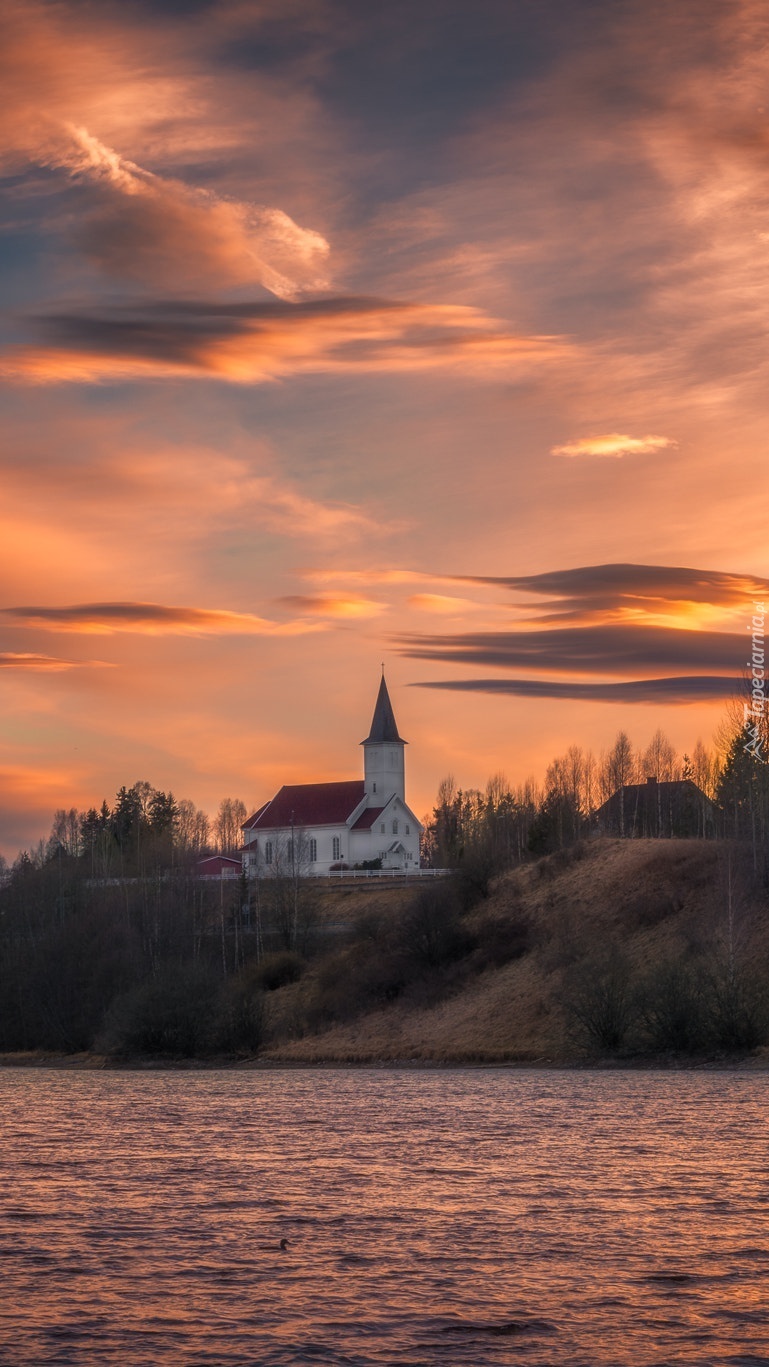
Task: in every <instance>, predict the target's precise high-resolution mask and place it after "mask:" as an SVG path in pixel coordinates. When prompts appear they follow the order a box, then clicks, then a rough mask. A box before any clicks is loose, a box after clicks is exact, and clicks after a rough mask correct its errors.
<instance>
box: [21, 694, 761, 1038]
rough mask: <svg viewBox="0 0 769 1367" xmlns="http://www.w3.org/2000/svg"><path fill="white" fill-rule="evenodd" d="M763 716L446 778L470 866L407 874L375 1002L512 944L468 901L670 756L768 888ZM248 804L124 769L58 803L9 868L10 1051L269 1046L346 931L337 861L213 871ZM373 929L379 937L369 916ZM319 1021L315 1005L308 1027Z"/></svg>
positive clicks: (433, 826) (448, 818) (361, 956)
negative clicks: (328, 901) (702, 738)
mask: <svg viewBox="0 0 769 1367" xmlns="http://www.w3.org/2000/svg"><path fill="white" fill-rule="evenodd" d="M762 727H763V729H762V731H761V734H760V737H759V739H760V740H761V743H762V745H763V746H764V747H765V748H764V750H763V752H762V751H761V749H760V748H759V750H758V752H757V749H756V745H755V724H754V722H753V721H751V722H750V723H748V722H746V721H745V720H744V718H743V717H742V716H741V710H740V709H738V708H737V707H736V705H735V707H734V708H733V709H732V710H731V712H730V714H729V715H728V716H727V717H726V718H725V720H724V725H723V727H722V729H721V732H720V734H719V737H718V738H717V740H718V743H717V746H716V748H715V749H714V750H713V751H708V750H706V748H705V747H704V746H703V745H702V744H700V743H698V744H697V746H696V747H695V750H694V752H693V754H692V756H691V757H689V756H687V755H682V756H680V757H679V756H678V755H677V754H676V752H675V750H674V748H673V746H672V744H671V743H670V741H669V740H668V739H667V738H666V737H665V736H664V735H662V734H661V733H660V732H658V733H657V734H656V735H655V736H654V738H653V740H652V742H651V743H650V745H649V746H647V747H646V748H645V749H643V750H640V751H637V750H635V749H634V747H633V745H632V743H631V741H630V739H629V738H628V736H627V735H626V733H625V732H620V733H619V734H618V736H617V738H616V740H615V743H614V745H613V746H612V747H611V749H610V750H609V751H608V752H606V753H605V754H603V755H601V756H600V757H599V758H598V759H595V758H594V757H593V756H592V755H591V754H590V753H589V752H585V751H583V750H582V749H581V748H580V747H578V746H572V747H570V748H569V749H568V751H567V752H566V753H565V754H564V755H562V756H560V757H557V758H555V759H554V760H553V761H552V763H551V764H550V765H549V766H548V768H547V772H546V775H545V780H544V784H543V785H542V786H541V787H538V786H537V785H536V784H535V783H534V782H533V781H531V780H529V781H527V782H524V783H522V784H520V785H518V786H513V785H512V784H510V783H509V782H508V781H507V780H506V779H505V778H504V776H503V775H502V774H501V773H497V774H496V775H494V776H493V777H492V778H490V779H489V781H488V783H487V784H486V787H485V789H484V790H476V789H466V790H462V789H461V788H459V787H458V786H457V784H456V782H455V780H454V779H453V778H452V777H447V778H446V779H444V780H443V781H442V783H441V785H440V788H439V791H438V794H437V798H436V803H435V806H434V808H433V810H432V812H431V813H429V815H428V816H427V817H426V818H425V836H424V848H423V863H425V864H426V865H428V866H429V865H432V866H433V867H435V868H442V869H447V870H450V871H451V877H449V878H446V879H441V880H434V882H435V886H434V887H433V888H432V889H431V890H428V889H426V888H425V887H424V886H422V887H420V888H415V890H414V891H413V892H411V891H407V892H406V893H405V894H404V898H405V900H403V901H402V904H401V906H400V909H399V911H398V913H397V915H396V916H394V919H393V925H392V926H389V927H387V928H385V929H386V934H384V931H382V930H381V927H380V932H381V934H384V941H383V942H382V943H385V942H386V945H387V951H386V954H385V955H384V958H385V959H387V961H388V962H390V963H391V964H396V965H397V971H396V970H394V979H393V980H392V981H390V980H388V979H387V974H386V973H385V974H384V975H383V977H382V980H381V981H379V979H378V978H377V975H376V973H374V974H373V975H372V972H371V969H370V966H369V965H367V964H366V962H365V954H366V951H365V949H364V950H362V951H361V952H360V953H358V954H357V956H356V957H355V960H354V961H355V964H356V966H357V967H356V972H357V973H358V974H359V976H361V978H365V979H366V980H367V981H368V980H369V979H370V980H371V984H373V985H372V986H371V991H370V994H369V997H366V994H365V993H364V997H366V1001H367V1002H369V1004H370V1001H372V1000H376V999H377V993H379V994H380V997H381V1000H383V1001H384V1000H391V999H392V998H393V996H397V994H398V992H399V991H402V990H403V989H404V984H408V983H410V982H411V983H413V981H414V980H415V979H419V977H420V975H422V976H424V975H425V974H427V975H428V976H429V975H430V973H433V974H434V972H435V971H437V970H439V969H441V971H442V970H443V968H445V965H446V964H447V963H450V962H458V961H459V960H461V959H462V956H463V955H465V956H470V957H472V955H473V954H475V956H476V959H478V958H479V956H480V960H482V961H483V962H487V961H493V958H494V954H495V953H497V952H498V953H499V955H500V956H501V957H504V954H505V953H507V952H508V951H509V949H510V944H514V945H516V946H520V942H521V934H522V932H521V930H520V926H518V927H517V929H516V926H515V925H513V926H508V927H507V928H506V927H505V926H502V925H500V923H499V917H496V918H495V919H494V925H493V929H492V931H490V932H489V935H490V937H491V938H490V939H489V940H488V942H487V941H486V940H484V935H485V932H480V931H478V932H477V934H480V936H481V938H480V941H479V940H478V938H477V934H476V931H474V932H473V933H472V934H471V933H470V931H469V929H468V927H469V926H470V920H468V919H467V918H468V917H470V918H471V919H472V916H473V915H475V916H476V930H477V926H478V925H481V924H482V922H483V918H482V917H481V919H480V921H479V920H478V916H477V909H478V908H479V907H482V906H483V904H484V902H485V901H486V900H487V899H488V898H489V895H490V893H491V891H492V889H493V887H494V883H495V880H497V879H498V878H499V877H500V875H502V874H504V873H505V871H506V870H510V869H514V868H516V867H522V866H526V865H529V864H531V863H533V862H535V861H537V860H540V861H541V860H543V859H545V860H547V858H548V857H550V858H551V859H552V858H553V857H554V856H558V855H559V853H563V852H568V851H569V850H574V849H579V848H580V847H582V846H584V843H585V841H586V840H589V839H591V838H594V837H595V836H596V813H597V812H598V811H599V809H600V808H601V805H602V803H603V802H604V801H605V800H606V799H607V798H608V797H610V796H611V794H612V793H614V792H616V790H617V788H619V787H622V785H627V784H632V783H637V782H643V781H644V779H645V778H648V777H649V775H650V774H654V776H655V777H657V778H658V779H659V781H660V782H662V783H674V782H676V781H680V780H686V779H689V780H691V781H692V782H693V783H694V784H696V786H697V789H698V790H699V791H701V792H702V793H703V794H705V795H706V796H707V798H708V799H709V800H710V801H711V802H712V803H713V804H714V809H715V810H716V811H717V812H718V817H719V820H718V827H717V830H715V831H714V837H715V839H716V840H717V841H721V842H723V844H724V846H725V847H726V846H728V847H729V848H730V849H732V848H733V849H734V850H735V851H736V854H735V859H736V860H737V861H738V863H739V866H740V869H741V871H743V870H747V871H748V872H747V876H748V877H749V879H750V881H751V883H752V886H753V889H754V892H756V893H757V894H758V895H760V896H763V897H764V898H765V897H766V888H767V885H769V765H767V764H766V763H765V762H763V754H768V753H769V746H767V745H766V742H767V737H766V735H765V729H766V728H765V724H764V721H763V719H762ZM751 739H752V741H753V744H752V746H751ZM246 816H247V809H246V807H245V805H244V804H243V802H242V801H240V800H239V799H230V798H227V799H224V800H223V801H222V802H221V804H220V808H219V811H218V813H217V815H216V817H215V819H214V820H213V822H211V821H209V819H208V818H207V816H206V815H205V814H204V813H202V812H200V811H198V810H197V809H196V808H195V807H194V804H192V803H191V802H189V801H184V800H181V801H177V800H176V799H175V798H174V797H173V795H172V794H171V793H166V792H163V791H161V790H158V789H155V788H154V787H153V786H152V785H151V784H150V783H148V782H144V781H142V782H137V783H134V784H133V785H132V786H131V787H126V786H123V787H121V788H120V790H119V791H118V793H117V794H116V797H115V800H114V802H113V803H112V804H110V803H109V802H107V801H106V800H105V801H104V802H103V803H102V805H101V807H100V808H99V809H90V810H87V811H85V812H79V811H77V810H76V809H75V808H71V809H61V810H59V811H57V812H56V813H55V815H54V818H53V822H52V827H51V832H50V835H49V837H48V838H47V840H43V841H41V842H40V843H39V845H38V846H37V848H35V849H33V850H27V851H23V852H22V853H20V854H19V856H18V857H17V859H16V860H15V861H14V863H13V865H12V866H10V867H8V868H5V869H4V870H3V873H2V880H1V882H0V1051H2V1052H4V1053H6V1054H7V1053H13V1052H20V1051H27V1050H49V1051H52V1052H59V1053H78V1052H83V1051H96V1052H99V1053H102V1054H106V1055H113V1056H116V1057H121V1056H133V1055H150V1056H166V1055H176V1056H185V1057H193V1056H197V1055H200V1056H203V1055H247V1054H253V1053H255V1052H257V1051H258V1049H259V1048H260V1046H261V1044H262V1043H263V1041H264V1039H265V1029H266V1027H265V1002H266V999H267V997H268V996H269V994H270V993H271V992H274V991H275V990H276V989H277V988H279V987H281V986H284V985H285V984H287V983H290V982H291V981H292V980H296V979H298V978H299V977H301V975H302V974H303V973H304V972H305V970H306V968H307V965H308V964H312V963H313V962H315V961H317V960H319V959H323V957H324V956H326V958H328V956H329V954H332V952H335V951H336V948H337V946H336V944H335V943H333V942H332V939H330V938H329V937H330V936H331V935H332V931H330V930H329V928H328V925H327V924H325V922H324V918H323V917H322V916H321V915H320V912H319V900H320V894H319V889H318V883H319V882H320V881H321V880H314V879H309V878H306V877H303V876H302V872H301V869H300V868H298V867H295V868H294V869H293V870H291V869H288V868H286V869H283V870H282V871H280V870H278V871H277V873H276V874H275V875H274V876H271V877H269V878H260V879H252V880H246V879H244V878H240V879H238V878H236V879H227V880H225V879H213V880H210V879H208V880H204V879H201V878H200V877H198V874H197V868H196V865H197V861H198V860H199V859H200V858H201V856H203V855H204V854H206V853H208V852H210V851H212V850H219V851H221V852H236V851H237V850H238V847H239V844H240V827H241V825H242V823H243V821H244V820H245V818H246ZM688 834H691V833H688ZM741 876H743V875H742V872H741ZM439 884H440V886H439ZM327 919H328V918H327V917H326V921H327ZM359 929H360V928H359ZM357 933H358V932H357V931H356V934H357ZM360 933H361V935H362V943H364V945H365V943H367V942H368V941H367V935H368V932H367V931H366V930H365V927H364V929H363V931H361V932H360ZM474 934H475V935H476V939H475V940H473V935H474ZM523 939H524V940H525V935H523ZM369 940H370V937H369ZM495 944H496V945H497V950H495V949H494V945H495ZM425 945H427V948H425ZM431 945H432V946H433V947H434V953H433V949H431V948H430V946H431ZM436 946H437V948H435V947H436ZM479 946H480V947H479ZM484 946H485V948H484ZM505 946H507V948H505ZM375 953H379V954H380V955H381V953H382V951H381V944H380V947H379V949H378V950H377V949H374V948H371V945H369V958H370V957H371V955H372V954H375ZM431 955H432V959H431ZM436 955H437V959H436V958H435V956H436ZM388 956H389V957H388ZM433 959H435V962H433ZM343 987H344V991H341V990H340V995H339V1001H338V1003H337V1008H336V1009H338V1011H339V1013H340V1014H342V1015H343V1014H344V1011H345V1007H344V1000H343V999H344V996H345V993H347V995H348V997H349V998H350V999H353V998H355V997H356V992H357V991H358V987H360V984H358V985H357V987H356V984H355V983H353V982H351V981H347V982H346V983H345V984H343ZM371 994H373V996H372V995H371ZM332 995H333V994H332ZM358 995H359V994H358ZM311 1027H312V1022H311V1021H310V1022H309V1024H307V1023H306V1024H305V1026H303V1027H302V1028H311Z"/></svg>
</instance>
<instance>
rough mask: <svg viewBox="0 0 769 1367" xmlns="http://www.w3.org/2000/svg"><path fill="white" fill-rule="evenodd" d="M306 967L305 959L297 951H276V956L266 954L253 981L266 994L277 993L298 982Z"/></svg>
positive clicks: (254, 973)
mask: <svg viewBox="0 0 769 1367" xmlns="http://www.w3.org/2000/svg"><path fill="white" fill-rule="evenodd" d="M304 967H305V962H304V959H303V958H302V956H301V954H297V953H296V951H295V950H293V949H281V950H276V952H275V953H274V954H265V956H264V958H263V959H262V961H261V963H260V964H257V965H256V967H255V968H254V969H253V979H254V981H255V982H256V983H257V984H258V985H259V986H260V987H263V988H264V990H265V992H275V991H276V990H277V989H278V988H279V987H285V986H286V985H287V984H288V983H295V982H298V981H299V979H300V978H301V976H302V973H303V972H304Z"/></svg>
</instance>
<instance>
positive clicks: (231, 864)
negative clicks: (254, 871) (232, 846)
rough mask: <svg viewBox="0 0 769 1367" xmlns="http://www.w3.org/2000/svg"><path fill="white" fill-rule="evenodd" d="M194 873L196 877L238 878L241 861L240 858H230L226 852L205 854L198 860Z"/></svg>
mask: <svg viewBox="0 0 769 1367" xmlns="http://www.w3.org/2000/svg"><path fill="white" fill-rule="evenodd" d="M195 873H196V875H197V877H198V878H215V879H217V880H218V879H221V878H240V877H241V875H242V873H243V863H242V861H241V860H240V859H231V858H230V857H229V855H226V854H207V855H205V857H204V858H203V859H199V860H198V862H197V864H196V865H195Z"/></svg>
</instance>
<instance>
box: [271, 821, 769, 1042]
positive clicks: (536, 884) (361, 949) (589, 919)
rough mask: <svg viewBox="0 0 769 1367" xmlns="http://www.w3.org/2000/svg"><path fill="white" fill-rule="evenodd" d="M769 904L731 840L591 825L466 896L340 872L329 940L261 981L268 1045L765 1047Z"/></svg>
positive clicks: (326, 907)
mask: <svg viewBox="0 0 769 1367" xmlns="http://www.w3.org/2000/svg"><path fill="white" fill-rule="evenodd" d="M415 899H416V901H415ZM768 911H769V908H768V906H767V900H766V895H765V893H764V892H763V890H761V889H759V888H758V887H757V885H756V881H755V879H754V878H753V877H752V870H748V871H746V870H745V869H744V867H742V864H741V858H740V856H739V855H738V854H736V853H735V852H734V850H729V849H728V848H727V847H726V846H724V845H722V844H716V843H710V842H702V841H694V840H691V841H688V840H673V841H652V840H650V841H641V840H636V841H619V840H608V839H603V840H594V841H591V842H589V843H587V844H585V845H582V846H578V847H575V848H574V849H573V850H570V851H565V852H563V853H560V854H556V855H551V856H549V857H547V858H545V859H542V860H540V861H539V862H537V863H536V864H532V865H528V866H526V867H524V868H521V869H517V870H515V871H512V872H510V873H507V874H505V875H503V876H502V877H500V878H499V879H498V880H497V881H496V883H494V884H493V885H492V889H491V893H490V896H489V897H488V898H487V899H484V900H483V901H481V902H479V903H477V904H476V905H475V906H473V907H471V908H470V909H469V910H465V911H462V910H461V909H460V908H458V907H457V905H456V902H455V900H454V893H453V892H452V890H451V889H450V887H449V886H448V884H446V883H443V882H441V883H437V882H436V883H435V884H434V885H433V886H431V887H429V888H428V887H424V886H422V887H420V888H419V889H418V890H417V891H416V893H415V892H414V890H413V889H409V888H403V887H388V886H386V885H385V886H382V885H375V886H373V887H364V888H359V887H341V888H339V887H333V888H330V889H327V890H324V892H323V893H322V895H321V902H320V914H321V921H322V924H323V925H324V926H325V927H326V933H325V934H323V935H322V936H321V940H320V943H321V945H322V947H323V948H322V952H321V953H320V954H318V955H317V956H316V957H314V958H313V959H311V960H310V961H309V963H308V965H307V967H306V968H305V969H304V971H303V972H302V974H301V976H300V977H299V979H298V981H294V982H287V983H285V984H284V985H282V986H280V987H277V988H275V989H274V990H272V991H270V992H268V993H267V996H266V1004H267V1014H266V1040H265V1044H264V1047H263V1049H262V1051H261V1058H262V1059H263V1060H272V1061H275V1062H297V1063H299V1062H303V1063H310V1062H312V1063H316V1062H331V1061H333V1062H349V1063H373V1062H383V1061H391V1060H415V1061H417V1060H418V1061H425V1062H426V1061H432V1062H447V1061H455V1062H502V1061H517V1062H522V1063H546V1062H552V1063H558V1062H572V1061H577V1060H580V1059H584V1058H586V1057H597V1056H604V1057H605V1056H612V1057H615V1058H620V1059H626V1060H630V1059H638V1058H659V1057H661V1056H664V1055H666V1054H671V1056H672V1055H676V1056H680V1055H690V1056H691V1055H696V1056H699V1057H708V1058H717V1057H723V1056H725V1055H732V1054H734V1053H740V1052H742V1053H748V1052H750V1053H752V1055H753V1056H754V1057H761V1052H760V1051H761V1047H762V1045H763V1043H764V1041H765V1040H766V1039H767V1024H768V1022H767V1017H766V1013H765V1010H764V1003H765V1001H766V999H767V976H768V975H767V966H769V914H768Z"/></svg>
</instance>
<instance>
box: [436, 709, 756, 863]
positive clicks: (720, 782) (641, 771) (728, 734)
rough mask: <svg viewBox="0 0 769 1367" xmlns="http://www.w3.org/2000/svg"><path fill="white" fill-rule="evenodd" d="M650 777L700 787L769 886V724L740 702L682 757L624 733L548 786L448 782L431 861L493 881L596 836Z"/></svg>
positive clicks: (568, 758)
mask: <svg viewBox="0 0 769 1367" xmlns="http://www.w3.org/2000/svg"><path fill="white" fill-rule="evenodd" d="M757 731H758V736H759V744H758V746H756V743H755V741H756V733H757ZM649 778H653V779H656V780H657V781H658V782H659V783H675V782H678V781H681V780H686V779H689V780H691V782H692V783H693V784H694V785H696V789H697V790H698V791H699V793H701V794H702V795H703V797H704V799H706V801H707V803H708V811H709V812H711V811H712V812H714V813H715V815H714V817H713V822H712V832H711V833H712V834H714V835H716V836H720V837H722V838H725V839H730V840H736V841H742V842H745V843H746V844H748V845H749V846H750V850H751V857H752V860H753V865H754V870H755V872H756V873H759V872H760V873H761V875H762V876H763V877H767V878H769V718H767V717H766V716H765V715H762V716H761V717H759V718H758V719H757V718H755V717H751V716H749V715H748V716H746V714H745V712H744V710H743V704H742V703H741V702H739V701H735V702H734V703H733V704H732V705H731V706H730V708H729V709H728V711H727V713H726V715H725V716H724V718H723V721H722V723H721V725H720V726H719V729H718V732H717V734H716V738H715V744H714V747H713V748H712V749H708V748H707V747H706V746H705V745H704V744H703V742H702V741H701V740H698V741H697V743H696V745H695V746H694V748H693V751H692V753H691V755H689V754H685V753H684V754H679V753H678V752H677V751H676V749H675V746H674V745H673V743H672V742H671V741H670V739H669V737H668V736H666V735H665V733H664V732H663V731H661V730H657V731H656V732H655V734H654V736H653V737H652V739H651V741H650V742H649V744H648V745H647V746H646V747H645V748H637V747H636V746H634V744H633V743H632V741H631V739H630V737H629V736H628V735H627V733H626V732H625V731H624V730H621V731H619V732H618V734H617V736H616V739H615V741H614V744H613V745H612V746H611V747H610V748H609V749H608V750H607V751H605V752H603V753H601V754H600V755H599V756H596V755H595V754H594V753H593V752H592V751H591V750H589V749H587V750H586V749H583V748H582V747H581V746H579V745H572V746H569V748H568V749H567V750H566V752H565V753H564V754H562V755H558V756H556V758H555V759H553V760H552V761H551V762H550V764H549V765H548V766H547V770H546V773H545V780H544V783H543V784H538V783H537V782H536V781H535V780H534V779H533V778H528V779H527V780H526V781H525V782H523V783H518V784H513V783H511V782H510V781H509V780H508V778H507V777H506V775H505V774H504V773H501V772H499V773H496V774H494V775H493V776H492V777H491V778H490V779H489V780H488V782H487V784H486V786H485V788H484V789H483V790H481V789H477V788H466V789H462V788H460V787H459V786H458V785H457V783H456V780H455V778H454V776H453V775H451V774H450V775H448V776H447V777H446V778H444V779H443V780H442V782H441V784H440V786H439V789H438V794H437V801H436V805H435V807H434V808H433V810H432V812H431V813H430V814H429V815H428V816H427V817H426V818H425V820H424V825H425V837H424V844H423V859H424V862H425V863H428V864H432V865H434V866H435V867H444V868H445V867H448V868H458V869H465V870H466V873H467V876H468V877H472V878H475V879H476V880H479V881H480V882H482V883H484V882H485V883H487V882H488V879H489V878H490V877H492V876H493V875H494V873H497V872H499V871H501V870H502V869H504V868H507V867H510V866H512V865H514V864H517V863H521V862H522V861H523V860H525V859H527V858H531V857H532V856H539V855H544V854H550V853H552V852H553V851H555V850H561V849H565V848H566V847H568V846H569V845H572V844H574V843H575V842H576V841H578V840H580V839H582V838H583V837H585V836H587V835H589V834H591V833H593V832H595V831H596V829H597V813H598V812H599V809H600V808H601V807H602V805H603V804H604V803H606V802H607V801H608V800H609V799H611V798H612V797H613V796H614V794H616V793H618V792H621V790H622V789H623V788H626V787H628V786H629V785H635V784H644V783H646V781H647V780H648V779H649ZM710 804H712V808H711V806H710ZM708 829H709V831H710V827H709V828H708ZM622 833H623V834H624V833H628V832H625V831H623V832H622ZM672 833H677V834H689V835H697V834H701V833H703V830H702V829H700V827H699V825H698V824H697V823H696V822H693V823H692V824H691V829H679V830H677V831H676V830H675V827H673V829H672Z"/></svg>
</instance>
